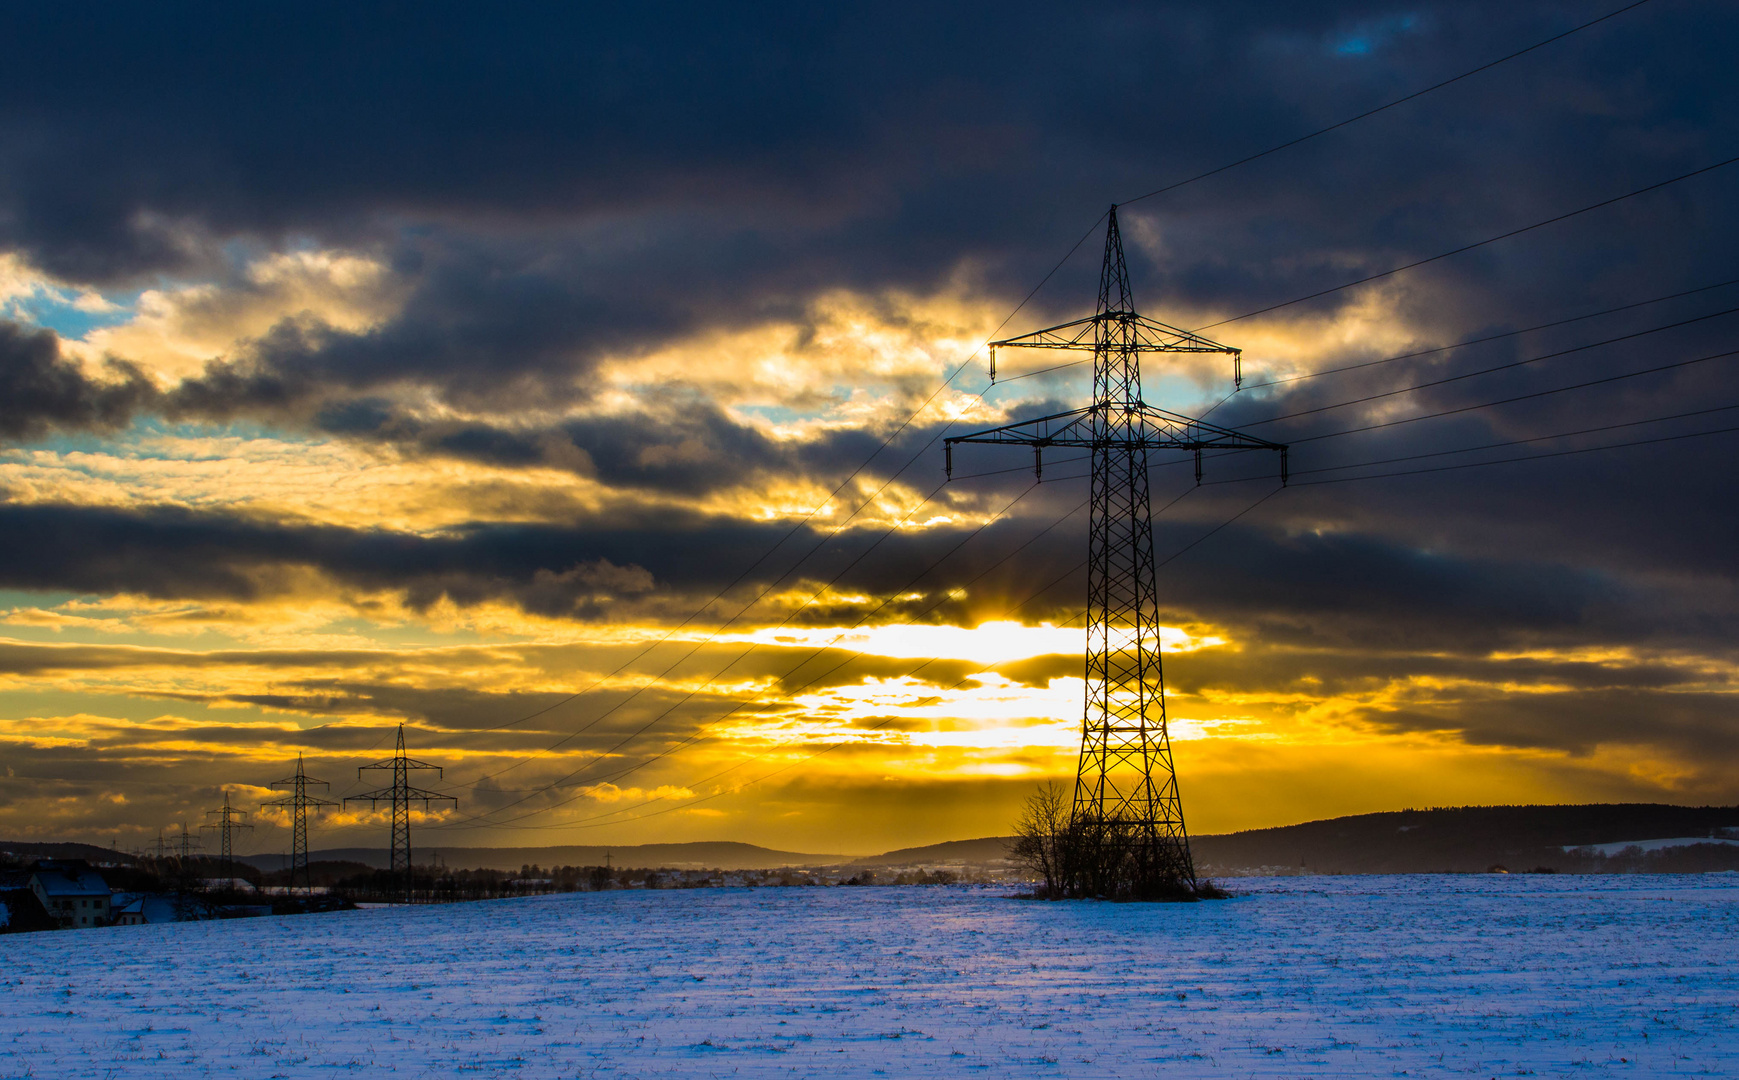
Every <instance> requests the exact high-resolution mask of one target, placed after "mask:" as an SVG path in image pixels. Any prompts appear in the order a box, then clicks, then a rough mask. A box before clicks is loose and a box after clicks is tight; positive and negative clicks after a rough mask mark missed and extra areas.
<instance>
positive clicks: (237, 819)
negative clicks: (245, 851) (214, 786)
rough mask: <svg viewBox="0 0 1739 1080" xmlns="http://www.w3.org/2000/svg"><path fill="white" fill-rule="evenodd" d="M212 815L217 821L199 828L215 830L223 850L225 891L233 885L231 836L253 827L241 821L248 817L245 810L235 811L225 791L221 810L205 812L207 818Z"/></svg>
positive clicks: (233, 853)
mask: <svg viewBox="0 0 1739 1080" xmlns="http://www.w3.org/2000/svg"><path fill="white" fill-rule="evenodd" d="M213 814H215V815H217V820H216V821H215V822H208V823H207V824H204V825H201V826H200V828H202V829H216V830H217V833H218V837H219V844H220V845H221V847H222V849H223V876H224V888H226V889H227V888H231V887H233V886H234V885H235V845H234V844H233V843H232V842H231V834H232V833H234V831H235V830H237V829H251V828H253V826H252V825H248V824H245V823H244V822H243V821H242V819H243V818H245V817H247V816H248V814H247V811H246V810H237V809H236V808H235V807H233V806H231V805H230V804H229V792H228V791H227V790H226V791H225V792H224V793H223V809H221V810H207V811H206V812H205V815H206V816H207V817H210V816H212V815H213Z"/></svg>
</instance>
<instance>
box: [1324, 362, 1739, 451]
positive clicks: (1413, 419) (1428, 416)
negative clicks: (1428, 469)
mask: <svg viewBox="0 0 1739 1080" xmlns="http://www.w3.org/2000/svg"><path fill="white" fill-rule="evenodd" d="M1735 355H1739V349H1728V350H1727V351H1725V352H1718V353H1709V354H1707V355H1705V356H1698V357H1694V358H1692V359H1690V360H1677V361H1674V362H1673V363H1670V364H1657V365H1656V366H1654V367H1651V368H1644V369H1642V370H1641V371H1627V372H1624V373H1623V374H1619V375H1608V376H1606V377H1604V378H1600V379H1588V380H1586V381H1584V382H1579V383H1571V384H1570V385H1568V386H1555V387H1552V388H1551V389H1548V390H1536V391H1534V392H1532V393H1528V394H1516V395H1514V396H1512V397H1507V398H1499V399H1497V400H1495V401H1484V402H1481V403H1479V404H1477V405H1463V406H1460V407H1457V408H1454V409H1442V410H1440V411H1438V412H1433V413H1423V414H1421V415H1419V416H1404V417H1401V418H1400V419H1398V420H1385V421H1383V422H1382V423H1379V424H1366V425H1364V426H1363V427H1355V428H1343V429H1342V430H1340V431H1330V432H1325V433H1324V434H1321V435H1307V436H1303V437H1300V438H1297V439H1294V440H1293V442H1294V444H1297V443H1307V442H1317V441H1319V440H1321V439H1336V438H1339V437H1341V436H1342V435H1357V434H1359V433H1361V432H1365V431H1380V430H1382V429H1384V428H1391V427H1399V426H1400V425H1402V424H1413V423H1417V422H1419V421H1420V420H1435V419H1437V418H1438V417H1442V416H1456V415H1458V414H1460V413H1465V412H1474V411H1476V410H1479V409H1490V408H1495V407H1496V406H1499V405H1509V404H1512V403H1514V402H1517V401H1531V400H1533V399H1534V398H1542V397H1550V396H1551V395H1553V394H1563V393H1568V392H1569V391H1571V390H1585V389H1587V388H1588V387H1590V386H1604V385H1606V384H1608V383H1615V382H1622V381H1624V380H1625V379H1635V378H1640V377H1641V376H1644V375H1657V374H1659V373H1660V372H1663V371H1674V370H1676V369H1678V368H1685V367H1691V366H1693V365H1696V364H1704V363H1708V362H1709V361H1711V360H1721V359H1725V358H1726V357H1729V356H1735Z"/></svg>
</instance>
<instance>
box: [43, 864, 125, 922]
mask: <svg viewBox="0 0 1739 1080" xmlns="http://www.w3.org/2000/svg"><path fill="white" fill-rule="evenodd" d="M30 891H31V892H33V893H35V894H36V899H37V900H39V901H41V902H42V907H43V909H44V910H45V911H47V912H48V914H49V917H50V918H52V919H54V920H55V921H57V922H59V923H60V925H61V928H62V929H82V928H84V927H89V926H107V925H109V922H110V918H109V884H108V882H106V881H104V880H103V876H102V875H101V874H99V873H97V872H96V871H95V870H93V869H91V865H90V864H89V863H87V862H84V861H83V860H68V861H66V862H40V863H37V864H36V865H35V866H34V867H32V868H31V871H30Z"/></svg>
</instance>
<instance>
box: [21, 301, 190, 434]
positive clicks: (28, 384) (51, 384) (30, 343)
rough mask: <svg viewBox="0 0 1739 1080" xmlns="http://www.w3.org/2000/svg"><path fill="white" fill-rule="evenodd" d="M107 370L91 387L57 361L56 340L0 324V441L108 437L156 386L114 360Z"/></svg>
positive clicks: (80, 374)
mask: <svg viewBox="0 0 1739 1080" xmlns="http://www.w3.org/2000/svg"><path fill="white" fill-rule="evenodd" d="M108 366H109V371H108V374H109V375H110V376H111V378H110V379H108V380H104V381H93V380H92V379H91V378H90V377H89V376H87V375H86V374H85V373H84V371H83V370H82V369H80V368H79V366H78V365H77V364H75V363H73V362H72V361H70V360H68V359H67V358H66V357H65V356H63V355H61V351H60V340H59V339H58V338H57V337H56V336H55V335H54V334H52V333H50V332H49V331H47V330H31V329H28V328H26V327H22V326H19V325H18V324H17V323H14V322H10V321H7V320H0V437H3V438H7V439H37V438H41V437H42V436H44V435H46V434H48V433H49V432H51V431H54V430H70V431H90V430H96V431H112V430H114V429H115V428H118V427H121V426H122V425H124V424H126V423H127V422H128V421H130V420H131V419H132V418H133V414H134V413H135V412H136V411H137V410H139V409H140V408H142V407H145V406H148V405H150V404H152V403H153V402H154V401H155V400H156V398H157V387H156V385H155V384H153V383H152V382H151V380H150V379H148V378H146V377H145V376H144V375H143V374H142V373H140V372H139V370H138V369H137V368H134V367H133V366H131V365H129V364H127V363H126V362H124V361H117V360H111V361H109V365H108Z"/></svg>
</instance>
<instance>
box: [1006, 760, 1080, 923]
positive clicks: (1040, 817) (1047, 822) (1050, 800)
mask: <svg viewBox="0 0 1739 1080" xmlns="http://www.w3.org/2000/svg"><path fill="white" fill-rule="evenodd" d="M1068 834H1069V805H1068V800H1067V796H1066V795H1065V793H1064V791H1063V788H1062V785H1060V784H1058V783H1056V782H1055V781H1049V782H1047V783H1045V784H1044V785H1043V786H1041V787H1040V788H1039V789H1038V791H1036V792H1034V793H1033V794H1031V795H1029V796H1027V800H1026V804H1025V805H1024V806H1023V807H1021V814H1020V818H1019V820H1017V821H1016V822H1015V823H1014V843H1013V844H1011V845H1009V857H1010V858H1012V859H1014V861H1015V862H1017V863H1020V864H1021V865H1022V866H1024V867H1026V868H1027V869H1028V870H1030V871H1032V872H1033V873H1034V874H1037V875H1038V876H1039V878H1040V879H1042V880H1043V881H1044V886H1043V888H1042V891H1041V892H1040V893H1039V895H1040V896H1042V897H1043V898H1044V899H1046V900H1060V899H1062V898H1063V895H1064V890H1065V888H1066V883H1067V866H1066V863H1067V862H1068V861H1069V856H1068V850H1067V849H1068V847H1069V846H1070V845H1069V836H1068Z"/></svg>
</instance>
